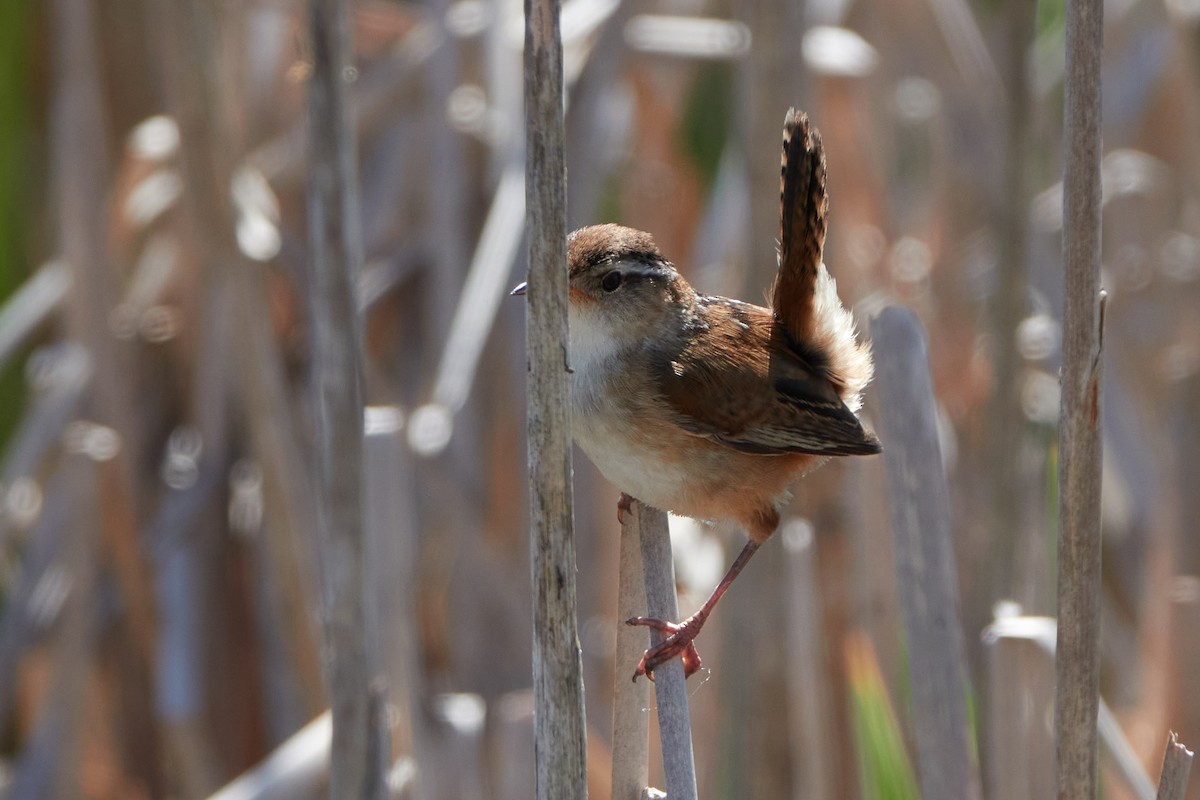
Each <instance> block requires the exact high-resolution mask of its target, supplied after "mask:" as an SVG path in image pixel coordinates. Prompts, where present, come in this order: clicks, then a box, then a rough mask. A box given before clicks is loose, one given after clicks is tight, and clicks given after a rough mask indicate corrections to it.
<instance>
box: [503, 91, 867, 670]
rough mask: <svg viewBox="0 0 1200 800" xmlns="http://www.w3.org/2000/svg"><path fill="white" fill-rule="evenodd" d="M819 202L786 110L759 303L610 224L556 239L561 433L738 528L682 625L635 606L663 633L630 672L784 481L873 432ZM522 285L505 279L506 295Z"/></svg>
mask: <svg viewBox="0 0 1200 800" xmlns="http://www.w3.org/2000/svg"><path fill="white" fill-rule="evenodd" d="M827 209H828V200H827V197H826V191H825V155H824V151H823V149H822V145H821V137H820V134H819V133H818V132H817V130H816V129H815V128H813V127H811V126H810V125H809V122H808V117H807V116H806V115H805V114H803V113H801V112H798V111H796V110H795V109H792V110H789V112H788V115H787V118H786V119H785V122H784V133H783V159H782V170H781V178H780V225H779V274H778V276H777V278H776V280H775V285H774V287H773V288H772V291H771V308H763V307H761V306H757V305H753V304H751V303H744V302H741V301H740V300H731V299H729V298H725V297H714V296H709V295H703V294H698V293H697V292H696V291H695V290H694V289H693V288H692V287H691V286H690V285H688V283H687V281H685V280H684V279H683V278H682V277H681V276H680V275H679V273H678V272H677V271H676V270H675V267H674V265H672V264H671V262H670V261H668V260H667V259H666V258H665V257H663V255H662V253H661V252H659V250H658V247H656V246H655V244H654V241H653V239H652V238H651V237H650V234H648V233H643V232H642V231H637V230H633V229H631V228H625V227H621V226H619V225H596V226H592V227H587V228H581V229H579V230H577V231H575V232H574V233H572V234H571V235H570V237H569V239H568V265H569V271H570V317H569V328H570V362H571V367H572V370H573V371H572V375H571V401H572V410H573V433H574V436H575V440H576V441H577V442H578V443H579V446H580V447H581V448H582V449H583V451H584V452H585V453H586V454H587V455H588V457H589V458H590V459H591V460H592V461H593V462H594V463H595V464H596V466H597V467H598V468H599V469H600V471H601V472H602V473H603V474H604V476H605V477H606V478H607V479H608V480H609V481H611V482H612V483H613V484H615V485H616V486H617V487H618V488H619V489H621V490H622V491H623V492H625V493H626V494H628V495H631V496H633V497H636V498H638V499H639V500H641V501H642V502H644V503H647V504H649V505H652V506H655V507H656V508H660V509H664V510H667V511H672V512H674V513H676V514H680V515H684V516H689V517H695V518H698V519H707V520H732V521H733V522H736V523H737V524H739V525H741V526H742V527H743V528H744V529H745V530H746V532H747V534H748V535H749V537H750V541H749V542H747V544H746V546H745V548H744V549H743V550H742V552H741V554H740V555H739V556H738V557H737V559H736V560H735V561H734V563H733V565H732V566H731V567H730V569H729V571H728V573H727V574H726V575H725V577H724V578H723V579H722V580H721V582H720V583H719V584H718V585H717V587H716V589H715V590H714V591H713V593H712V595H711V596H710V597H709V598H708V600H707V601H706V602H705V603H704V605H703V606H702V607H701V608H700V610H699V611H697V612H696V613H695V614H693V615H692V616H690V617H688V618H687V619H686V620H684V621H683V622H682V623H674V622H669V621H666V620H659V619H652V618H648V617H635V618H633V619H630V620H628V621H627V624H630V625H645V626H648V627H651V628H655V629H657V630H660V631H662V632H663V633H664V634H666V635H667V638H666V639H665V640H664V641H663V642H662V643H661V644H659V645H658V646H657V647H653V648H651V649H650V650H647V651H646V654H645V655H644V656H643V657H642V660H641V663H639V664H638V667H637V671H636V672H635V673H634V679H635V680H636V679H637V676H638V675H642V674H645V675H648V676H650V677H651V679H653V672H654V670H655V668H657V667H659V666H661V665H662V664H664V663H666V662H667V661H669V660H670V659H672V658H675V657H677V656H682V658H683V662H684V668H685V671H686V673H687V674H688V675H691V674H692V673H694V672H695V671H696V670H697V669H699V667H700V658H699V656H698V655H697V653H696V650H695V647H694V645H693V644H692V640H693V639H695V637H696V635H697V634H698V633H699V632H700V629H701V627H702V626H703V625H704V622H705V620H706V619H707V618H708V616H709V614H710V613H711V612H712V610H713V608H714V607H715V606H716V604H717V602H718V601H719V600H720V599H721V596H722V595H724V594H725V592H726V590H727V589H728V588H729V586H730V585H731V584H732V583H733V581H734V579H735V578H736V577H737V575H738V573H740V572H741V570H742V568H743V567H745V565H746V563H747V562H748V561H749V560H750V557H751V556H753V555H754V553H755V551H756V550H757V549H758V548H759V546H760V545H761V544H762V543H763V542H764V541H766V540H767V539H768V538H769V537H770V536H771V534H772V533H773V532H774V531H775V529H776V528H777V527H778V525H779V519H780V517H779V510H780V507H781V506H782V505H783V503H784V502H785V501H786V500H787V498H788V492H789V488H790V487H791V485H792V484H793V483H794V482H795V481H796V480H797V479H798V478H799V477H800V476H801V475H803V474H805V473H806V472H808V471H809V470H811V469H813V468H814V467H816V466H818V465H820V464H821V463H822V462H824V461H825V459H826V458H827V457H829V456H847V455H870V454H874V453H878V452H879V451H880V445H879V440H878V439H876V438H875V436H874V434H872V433H871V432H869V431H867V430H865V429H864V428H863V426H862V424H861V423H860V422H859V420H858V417H857V416H856V415H855V412H856V411H857V410H858V409H859V406H860V405H861V397H860V395H861V392H862V390H863V387H865V386H866V384H867V383H868V382H869V381H870V380H871V375H872V371H873V365H872V362H871V354H870V349H869V348H868V347H867V346H866V345H865V344H862V343H859V342H858V341H857V339H856V337H855V328H854V321H853V318H852V317H851V315H850V312H848V311H847V310H846V309H845V308H844V307H843V306H842V303H841V301H840V300H839V299H838V295H837V289H836V286H835V284H834V281H833V278H831V277H830V276H829V273H828V272H827V271H826V269H825V266H824V264H823V263H822V261H821V254H822V249H823V247H824V243H825V231H826V212H827ZM523 291H524V285H521V286H518V287H517V289H515V290H514V293H516V294H520V293H523Z"/></svg>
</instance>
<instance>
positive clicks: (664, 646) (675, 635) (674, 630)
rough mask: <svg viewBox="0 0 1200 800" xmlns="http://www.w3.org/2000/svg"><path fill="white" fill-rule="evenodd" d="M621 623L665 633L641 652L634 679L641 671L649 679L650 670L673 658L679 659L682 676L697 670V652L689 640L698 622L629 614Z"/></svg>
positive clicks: (698, 660) (698, 663)
mask: <svg viewBox="0 0 1200 800" xmlns="http://www.w3.org/2000/svg"><path fill="white" fill-rule="evenodd" d="M625 624H626V625H639V626H641V627H645V628H650V629H651V630H655V631H658V632H659V633H661V634H662V635H663V636H664V637H665V638H664V639H663V640H662V641H661V642H659V643H658V644H656V645H655V646H654V647H651V648H650V649H649V650H647V651H646V652H645V653H644V654H643V655H642V660H641V661H639V662H638V665H637V669H636V670H634V672H633V680H634V682H636V681H637V679H638V678H639V677H641V676H642V675H645V676H646V677H647V678H649V679H650V680H651V681H653V680H654V670H656V669H658V668H659V667H661V666H662V665H663V664H666V663H667V662H668V661H670V660H671V659H673V658H679V660H680V661H681V662H682V663H683V676H684V678H690V677H691V676H692V675H694V674H695V673H697V672H699V671H700V653H699V652H697V650H696V645H695V643H694V642H693V640H694V639H695V638H696V634H698V633H699V632H700V629H699V627H698V626H694V625H689V624H688V623H687V622H683V623H678V622H667V621H666V620H662V619H656V618H655V617H631V618H630V619H627V620H625Z"/></svg>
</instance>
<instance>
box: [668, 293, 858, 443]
mask: <svg viewBox="0 0 1200 800" xmlns="http://www.w3.org/2000/svg"><path fill="white" fill-rule="evenodd" d="M725 314H728V315H730V317H731V320H730V321H728V322H727V323H726V324H716V325H710V330H711V331H712V333H711V334H710V335H706V336H698V337H694V338H693V339H691V340H690V342H689V344H688V345H687V346H686V347H684V348H683V349H682V350H681V351H679V352H674V353H662V354H660V355H659V356H658V358H659V359H660V363H657V364H656V365H655V368H654V369H653V371H652V373H651V374H653V375H655V376H657V377H656V382H657V386H656V389H657V391H658V393H659V394H660V395H661V396H662V397H663V398H664V399H665V401H666V404H667V406H668V407H669V408H670V409H671V412H672V415H673V419H674V422H675V424H677V425H679V427H681V428H683V429H684V430H686V431H688V432H689V433H692V434H695V435H697V436H704V437H707V438H709V439H712V440H713V441H716V442H720V443H721V444H723V445H725V446H727V447H730V448H733V449H735V450H740V451H742V452H747V453H759V454H764V455H781V454H784V453H812V454H817V455H831V456H833V455H838V456H841V455H870V454H872V453H878V452H879V450H880V447H879V440H878V439H876V438H875V435H874V434H872V433H871V432H869V431H867V430H865V429H864V428H863V426H862V423H860V422H859V420H858V418H857V417H856V416H855V415H854V413H853V412H852V411H851V410H850V409H849V408H847V407H846V405H845V403H843V402H842V399H841V397H840V396H839V395H838V392H837V388H836V387H835V385H834V384H833V382H832V381H830V380H829V378H828V377H827V376H826V375H825V373H824V370H823V368H822V367H821V366H820V365H819V364H812V363H809V362H807V361H806V360H805V359H804V357H803V356H802V355H801V354H798V353H796V352H794V351H793V350H791V349H789V348H788V346H787V345H786V344H785V343H784V342H782V341H776V342H774V343H772V342H771V337H772V336H773V335H774V336H778V335H779V332H778V330H777V328H776V327H775V326H773V325H772V319H771V312H769V311H768V310H766V309H765V308H760V307H758V306H751V305H749V304H745V303H736V304H726V305H718V306H714V307H712V308H710V309H708V311H707V316H708V317H709V318H710V319H713V320H714V321H716V318H717V317H720V316H721V315H725Z"/></svg>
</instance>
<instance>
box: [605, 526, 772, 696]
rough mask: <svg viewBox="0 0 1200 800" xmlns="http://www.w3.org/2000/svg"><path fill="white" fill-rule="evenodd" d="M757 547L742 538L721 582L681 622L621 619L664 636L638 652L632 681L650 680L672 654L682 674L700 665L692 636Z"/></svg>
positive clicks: (652, 619)
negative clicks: (651, 629) (741, 543)
mask: <svg viewBox="0 0 1200 800" xmlns="http://www.w3.org/2000/svg"><path fill="white" fill-rule="evenodd" d="M758 548H759V543H758V542H756V541H754V540H753V539H751V540H750V541H748V542H746V546H745V547H743V548H742V552H741V553H739V554H738V557H737V558H736V559H734V562H733V564H732V565H731V566H730V567H729V571H728V572H726V573H725V577H724V578H721V582H720V583H718V584H717V588H715V589H713V592H712V594H711V595H709V596H708V599H707V600H705V601H704V605H702V606H700V610H699V611H697V612H696V613H695V614H692V615H691V616H690V617H688V618H687V619H685V620H684V621H683V622H667V621H666V620H661V619H655V618H654V617H632V618H631V619H627V620H625V624H626V625H643V626H645V627H647V628H653V629H654V630H656V631H658V632H659V633H661V634H663V635H664V636H666V638H665V639H663V640H662V641H661V642H660V643H658V644H657V645H655V646H654V647H651V648H650V649H649V650H647V651H646V653H645V654H644V655H643V656H642V660H641V661H640V662H639V663H638V666H637V670H636V671H635V672H634V673H633V679H634V680H635V681H636V680H637V679H638V676H639V675H645V676H646V677H648V678H649V679H650V680H654V670H656V669H658V668H659V667H661V666H662V665H663V664H665V663H667V662H668V661H670V660H671V659H672V658H676V657H679V658H680V659H681V660H682V661H683V672H684V675H686V676H691V675H692V674H693V673H695V672H696V671H697V670H699V669H700V654H699V653H697V652H696V646H695V645H694V644H693V643H692V640H693V639H695V638H696V636H697V635H698V634H699V633H700V629H701V628H702V627H704V621H705V620H707V619H708V615H709V614H711V613H712V610H713V609H714V608H716V605H717V602H718V601H719V600H720V599H721V597H722V596H723V595H724V594H725V592H727V591H728V590H729V587H730V586H732V585H733V581H734V580H735V579H736V578H737V576H738V574H739V573H740V572H741V571H742V569H743V568H744V567H745V566H746V564H747V563H749V561H750V557H751V556H753V555H754V553H755V551H757V550H758Z"/></svg>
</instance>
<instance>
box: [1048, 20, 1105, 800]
mask: <svg viewBox="0 0 1200 800" xmlns="http://www.w3.org/2000/svg"><path fill="white" fill-rule="evenodd" d="M1103 21H1104V7H1103V3H1102V2H1101V1H1100V0H1068V2H1067V18H1066V37H1067V38H1066V41H1067V52H1066V70H1067V72H1066V96H1065V107H1066V108H1065V128H1064V139H1065V150H1066V160H1065V164H1064V175H1063V264H1064V272H1065V287H1064V291H1065V298H1064V303H1065V305H1064V308H1063V334H1062V336H1063V366H1062V400H1061V407H1060V412H1059V416H1060V420H1059V442H1060V444H1059V453H1060V458H1061V461H1060V467H1059V526H1060V527H1059V534H1058V646H1057V656H1058V661H1057V666H1056V675H1057V693H1056V695H1055V704H1054V711H1055V753H1056V756H1057V759H1058V797H1059V800H1091V798H1093V797H1095V796H1096V759H1097V733H1096V717H1097V714H1098V703H1099V698H1100V591H1101V585H1100V547H1101V539H1100V477H1101V439H1100V363H1101V362H1100V359H1101V355H1102V353H1101V347H1102V342H1103V340H1102V333H1103V325H1104V313H1103V312H1104V298H1103V294H1102V293H1101V292H1100V290H1099V289H1100V287H1099V282H1100V206H1101V191H1100V156H1101V142H1100V56H1101V53H1102V51H1103V43H1104V24H1103Z"/></svg>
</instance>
